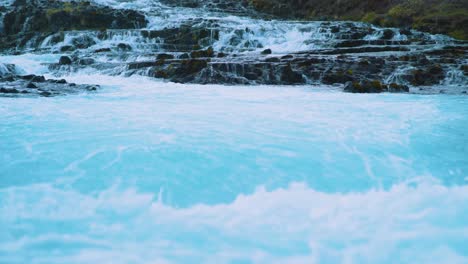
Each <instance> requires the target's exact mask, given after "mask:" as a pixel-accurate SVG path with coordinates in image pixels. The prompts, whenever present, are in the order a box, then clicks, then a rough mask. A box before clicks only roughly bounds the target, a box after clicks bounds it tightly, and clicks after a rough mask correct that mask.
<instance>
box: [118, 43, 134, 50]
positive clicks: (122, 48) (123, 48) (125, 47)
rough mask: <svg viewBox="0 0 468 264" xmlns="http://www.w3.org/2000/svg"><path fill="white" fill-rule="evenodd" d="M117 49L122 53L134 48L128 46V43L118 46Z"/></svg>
mask: <svg viewBox="0 0 468 264" xmlns="http://www.w3.org/2000/svg"><path fill="white" fill-rule="evenodd" d="M117 49H118V50H120V51H131V50H132V46H130V45H128V44H126V43H119V44H117Z"/></svg>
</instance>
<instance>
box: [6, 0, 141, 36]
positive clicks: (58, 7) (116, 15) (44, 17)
mask: <svg viewBox="0 0 468 264" xmlns="http://www.w3.org/2000/svg"><path fill="white" fill-rule="evenodd" d="M146 24H147V20H146V18H145V16H144V15H143V14H141V13H139V12H137V11H134V10H125V9H118V10H116V9H112V8H110V7H106V6H99V5H95V4H90V3H89V2H73V1H72V2H61V1H37V0H26V1H24V4H18V5H16V8H14V9H13V10H12V11H11V12H9V13H7V14H6V15H5V17H4V31H5V33H6V34H7V35H16V34H18V33H25V32H58V31H63V30H85V29H103V28H120V29H127V28H136V27H144V26H146Z"/></svg>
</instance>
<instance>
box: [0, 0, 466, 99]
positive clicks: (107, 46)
mask: <svg viewBox="0 0 468 264" xmlns="http://www.w3.org/2000/svg"><path fill="white" fill-rule="evenodd" d="M33 2H34V3H38V5H37V6H34V7H33V6H31V5H30V3H33ZM156 2H157V4H155V5H154V6H152V7H150V8H148V9H145V10H149V11H145V12H141V11H134V10H127V9H113V8H110V7H104V6H99V5H96V4H92V3H86V2H80V3H75V2H56V1H40V2H38V1H37V0H17V1H16V2H15V3H14V5H13V6H11V7H8V8H6V11H4V14H5V15H4V23H3V24H4V30H3V31H4V33H3V36H2V37H1V38H2V40H3V41H2V42H0V43H2V44H0V52H3V53H8V54H21V53H24V52H31V53H37V54H52V55H54V56H56V61H55V62H52V63H50V61H49V62H45V63H44V66H46V67H48V69H49V71H50V73H51V74H53V75H56V76H57V78H59V77H61V76H65V75H68V74H73V73H75V72H93V73H94V72H99V73H102V74H110V75H125V76H131V75H144V76H148V77H152V78H157V79H161V80H165V81H171V82H180V83H200V84H229V85H237V84H241V85H259V84H272V85H305V84H320V85H330V86H335V87H342V88H343V90H344V91H346V92H353V93H378V92H408V91H410V92H421V93H425V92H428V93H439V92H443V93H463V92H465V93H466V92H467V91H468V67H467V61H468V56H467V49H468V43H467V42H466V41H462V40H455V39H452V38H450V37H447V36H443V35H432V34H428V33H423V32H420V31H415V30H409V29H399V28H382V27H377V26H374V25H372V24H368V23H362V22H327V21H325V22H300V21H292V22H291V21H275V20H268V19H258V18H257V13H255V11H253V10H252V9H251V7H252V5H253V4H254V3H251V2H249V1H240V2H238V1H224V2H223V1H216V0H213V1H210V0H207V1H203V2H202V1H197V0H187V1H172V0H164V1H162V3H163V4H165V5H162V4H161V3H160V2H158V1H156ZM278 2H280V1H279V0H278ZM296 2H297V1H292V2H291V5H292V4H293V3H296ZM306 2H307V1H306ZM345 2H346V1H345ZM370 2H372V1H370ZM384 2H385V1H383V2H382V3H381V5H382V6H378V7H377V6H376V7H375V8H376V9H378V10H385V8H387V7H386V6H385V5H384ZM271 3H275V1H272V2H271ZM297 3H299V2H297ZM297 3H296V4H297ZM257 4H258V3H257ZM180 6H183V7H182V8H181V7H180ZM304 6H305V7H307V4H304ZM340 8H342V7H340ZM380 8H381V9H380ZM184 12H189V13H184ZM196 12H201V13H202V14H203V16H202V15H199V16H195V15H192V14H194V13H195V14H196ZM205 13H206V14H209V15H205ZM226 13H228V14H230V16H228V17H226ZM184 14H186V15H184ZM293 15H294V16H296V14H293ZM252 16H255V18H252ZM258 16H260V17H262V15H258ZM78 17H80V19H78ZM205 17H206V18H205ZM52 18H54V19H52ZM147 18H151V19H152V21H153V22H152V24H149V23H148V21H147ZM62 20H63V21H62ZM65 20H66V21H65ZM60 21H62V22H60ZM154 21H156V22H157V23H155V22H154ZM15 78H16V77H15ZM18 78H19V77H18ZM18 78H17V79H18ZM19 79H21V78H19ZM16 81H17V80H16ZM20 82H21V81H18V83H20ZM10 83H11V82H10ZM10 83H9V84H8V85H10ZM21 85H23V83H21ZM24 85H28V83H25V84H24ZM35 85H36V86H37V84H35Z"/></svg>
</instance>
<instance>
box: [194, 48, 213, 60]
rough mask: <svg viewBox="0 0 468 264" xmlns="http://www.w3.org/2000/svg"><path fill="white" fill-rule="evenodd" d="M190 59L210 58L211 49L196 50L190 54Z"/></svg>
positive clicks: (211, 55)
mask: <svg viewBox="0 0 468 264" xmlns="http://www.w3.org/2000/svg"><path fill="white" fill-rule="evenodd" d="M190 57H192V58H193V59H197V58H212V57H214V51H213V48H212V47H209V48H208V49H206V50H196V51H192V52H191V53H190Z"/></svg>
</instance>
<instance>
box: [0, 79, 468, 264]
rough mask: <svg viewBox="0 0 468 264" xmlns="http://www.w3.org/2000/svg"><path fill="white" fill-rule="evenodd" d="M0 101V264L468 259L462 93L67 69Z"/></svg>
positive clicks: (329, 261)
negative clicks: (58, 82)
mask: <svg viewBox="0 0 468 264" xmlns="http://www.w3.org/2000/svg"><path fill="white" fill-rule="evenodd" d="M68 81H73V82H78V83H79V82H84V83H89V82H91V81H93V82H96V81H98V82H101V84H103V85H105V87H104V91H103V92H101V93H99V94H93V95H86V94H83V95H74V96H65V97H56V98H44V99H41V100H37V99H35V98H22V99H19V98H16V99H15V98H0V112H1V115H2V118H1V119H0V132H1V134H2V138H1V140H0V149H1V150H2V151H1V155H0V164H2V165H1V166H0V216H1V217H0V222H1V225H2V227H3V228H2V232H0V252H1V254H0V256H1V257H0V262H2V263H23V262H25V261H26V262H29V263H44V262H46V263H64V262H66V263H90V262H101V263H187V262H188V263H272V262H278V263H285V262H286V263H336V262H343V263H376V262H377V263H394V262H395V261H397V262H399V263H413V262H415V261H416V262H421V263H440V262H449V263H466V261H467V260H468V251H467V250H466V242H467V239H468V227H467V226H466V223H467V222H468V215H467V213H466V212H468V208H467V204H468V195H467V194H468V190H467V189H466V181H467V180H468V179H467V171H468V166H467V163H466V162H465V159H466V154H467V153H468V144H467V141H466V140H465V131H466V129H467V127H466V124H468V120H467V117H468V115H467V114H468V113H467V108H466V103H467V102H466V97H463V96H421V95H389V94H382V95H353V94H344V93H341V92H333V91H330V90H329V88H327V90H322V89H320V88H317V87H315V88H314V87H296V88H294V87H269V86H261V87H239V86H237V87H227V86H209V87H208V86H199V85H179V84H171V83H162V82H156V81H152V80H149V79H145V78H142V77H139V78H137V77H132V78H121V77H106V76H89V75H74V76H69V77H68Z"/></svg>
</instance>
